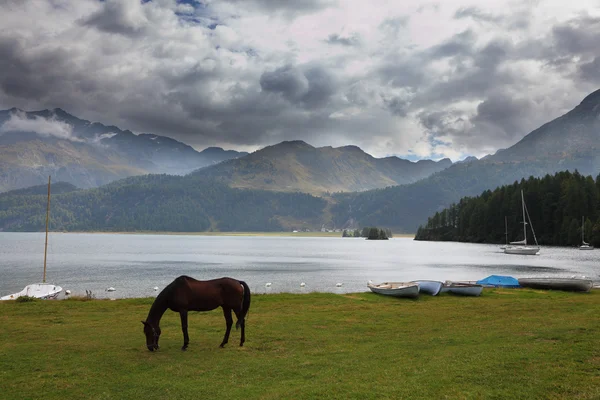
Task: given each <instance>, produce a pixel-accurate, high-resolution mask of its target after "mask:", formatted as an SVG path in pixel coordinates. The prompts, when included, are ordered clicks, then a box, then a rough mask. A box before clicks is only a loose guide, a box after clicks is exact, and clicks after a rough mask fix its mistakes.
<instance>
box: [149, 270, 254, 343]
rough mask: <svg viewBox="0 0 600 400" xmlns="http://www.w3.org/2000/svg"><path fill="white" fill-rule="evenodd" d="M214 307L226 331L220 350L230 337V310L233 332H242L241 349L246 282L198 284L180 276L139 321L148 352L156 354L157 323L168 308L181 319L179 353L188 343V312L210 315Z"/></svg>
mask: <svg viewBox="0 0 600 400" xmlns="http://www.w3.org/2000/svg"><path fill="white" fill-rule="evenodd" d="M217 307H222V308H223V314H224V315H225V322H226V323H227V330H226V331H225V337H224V338H223V342H221V347H223V346H225V344H226V343H227V342H228V341H229V333H230V332H231V325H232V324H233V318H232V317H231V311H232V310H233V312H234V313H235V315H236V317H237V322H236V324H235V328H236V329H237V328H239V327H241V328H242V338H241V340H240V346H243V345H244V342H245V341H246V336H245V325H246V321H245V318H246V315H247V314H248V309H249V308H250V288H249V287H248V285H247V284H246V282H243V281H238V280H236V279H232V278H220V279H213V280H210V281H198V280H196V279H194V278H190V277H189V276H183V275H182V276H180V277H178V278H176V279H175V280H174V281H173V282H171V283H170V284H169V285H168V286H167V287H166V288H164V289H163V291H162V292H160V293H159V295H158V296H157V297H156V300H154V303H153V304H152V307H150V312H149V313H148V317H147V318H146V320H145V321H142V324H144V334H145V335H146V346H147V347H148V350H150V351H154V350H158V339H159V338H160V326H159V324H160V319H161V318H162V316H163V314H164V313H165V311H167V308H169V309H171V310H172V311H175V312H178V313H179V315H180V317H181V329H182V331H183V347H182V348H181V350H185V349H187V347H188V344H189V342H190V338H189V336H188V311H210V310H214V309H215V308H217Z"/></svg>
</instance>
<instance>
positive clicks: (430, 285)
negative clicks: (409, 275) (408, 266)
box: [413, 280, 444, 296]
mask: <svg viewBox="0 0 600 400" xmlns="http://www.w3.org/2000/svg"><path fill="white" fill-rule="evenodd" d="M413 282H414V283H416V284H417V285H419V292H420V293H427V294H430V295H432V296H437V295H438V294H439V293H440V291H441V290H442V287H443V286H444V283H443V282H440V281H428V280H420V281H413Z"/></svg>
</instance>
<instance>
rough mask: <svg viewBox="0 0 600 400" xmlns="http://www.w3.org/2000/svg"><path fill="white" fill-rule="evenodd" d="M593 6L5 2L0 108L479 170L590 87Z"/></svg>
mask: <svg viewBox="0 0 600 400" xmlns="http://www.w3.org/2000/svg"><path fill="white" fill-rule="evenodd" d="M598 38H600V0H577V1H564V0H537V1H536V0H519V1H512V0H510V1H509V0H487V1H481V0H479V1H468V0H440V1H413V0H404V1H388V0H370V1H359V0H294V1H286V0H200V1H196V0H185V1H175V0H152V1H143V2H142V1H140V0H105V1H99V0H0V109H7V108H11V107H18V108H21V109H24V110H37V109H43V108H57V107H60V108H63V109H65V110H67V111H69V112H71V113H72V114H74V115H76V116H79V117H81V118H85V119H89V120H93V121H99V122H103V123H105V124H115V125H118V126H119V127H121V128H123V129H131V130H133V131H135V132H149V133H155V134H160V135H165V136H171V137H173V138H176V139H178V140H181V141H184V142H186V143H188V144H190V145H192V146H194V147H196V148H197V149H203V148H205V147H207V146H213V145H218V146H222V147H225V148H234V149H239V150H255V149H257V148H260V147H263V146H265V145H270V144H274V143H278V142H280V141H282V140H292V139H302V140H305V141H307V142H308V143H310V144H312V145H315V146H327V145H332V146H342V145H346V144H355V145H358V146H360V147H361V148H363V149H364V150H365V151H367V152H369V153H371V154H373V155H375V156H378V157H381V156H387V155H398V156H401V157H405V158H411V159H419V158H440V157H443V156H444V157H450V158H452V159H453V160H457V159H460V158H464V157H465V156H466V155H475V156H478V157H480V156H482V155H485V154H488V153H493V152H494V151H496V150H497V149H499V148H505V147H508V146H510V145H512V144H514V143H516V142H517V141H518V140H520V139H521V138H522V137H523V136H524V135H525V134H527V133H528V132H530V131H531V130H533V129H535V128H537V127H538V126H539V125H541V124H542V123H544V122H547V121H549V120H550V119H553V118H555V117H557V116H560V115H561V114H563V113H564V112H566V111H568V110H570V109H571V108H573V107H574V106H575V105H577V104H578V103H579V102H580V101H581V100H582V99H583V97H584V96H585V95H587V94H589V93H591V92H592V91H594V90H597V89H598V88H600V39H598Z"/></svg>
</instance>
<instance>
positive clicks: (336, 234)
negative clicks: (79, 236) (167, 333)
mask: <svg viewBox="0 0 600 400" xmlns="http://www.w3.org/2000/svg"><path fill="white" fill-rule="evenodd" d="M5 233H27V232H5ZM29 233H33V232H29ZM49 233H51V234H53V235H55V234H70V233H91V234H113V235H180V236H265V237H339V238H341V237H342V233H341V232H169V231H166V232H162V231H131V232H127V231H125V232H108V231H60V232H52V231H50V232H49ZM392 235H393V236H392V239H394V238H410V239H413V238H414V237H415V234H414V233H393V232H392ZM348 239H357V238H348ZM359 239H365V238H359Z"/></svg>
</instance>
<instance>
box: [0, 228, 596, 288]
mask: <svg viewBox="0 0 600 400" xmlns="http://www.w3.org/2000/svg"><path fill="white" fill-rule="evenodd" d="M43 261H44V233H6V232H4V233H3V232H0V296H2V295H6V294H10V293H14V292H17V291H19V290H21V289H23V287H25V285H27V284H30V283H38V282H41V280H42V275H43ZM46 274H47V275H46V281H47V282H48V283H53V284H57V285H60V286H62V287H63V289H65V290H66V289H69V290H71V292H72V294H78V295H84V294H85V291H86V290H91V291H92V292H93V294H94V295H95V296H96V297H97V298H124V297H146V296H155V295H156V294H157V293H158V292H156V291H155V290H154V289H153V288H154V287H158V288H159V289H162V288H164V287H165V286H166V285H167V284H168V283H170V282H171V281H172V280H173V279H174V278H176V277H177V276H179V275H189V276H192V277H194V278H196V279H213V278H220V277H223V276H230V277H233V278H236V279H240V280H244V281H246V282H247V283H248V285H249V286H250V288H251V290H252V292H254V293H277V292H291V293H308V292H314V291H317V292H332V293H347V292H362V291H367V290H368V289H367V287H366V283H367V281H368V280H372V281H374V282H381V281H408V280H415V279H433V280H441V281H443V280H478V279H481V278H484V277H486V276H488V275H492V274H496V275H511V276H514V277H516V278H519V277H530V276H562V277H570V276H573V275H575V276H578V277H580V276H587V277H589V278H592V279H593V280H595V281H599V280H600V250H593V251H579V250H578V249H576V248H561V247H544V246H543V247H542V250H541V254H540V255H537V256H518V255H508V254H504V253H502V252H501V250H500V249H499V246H498V245H485V244H471V243H454V242H418V241H414V240H412V239H408V238H393V239H391V240H388V241H368V240H364V239H360V238H341V237H340V238H332V237H293V236H290V237H272V236H201V235H153V234H151V235H141V234H91V233H89V234H88V233H50V237H49V242H48V260H47V273H46ZM268 282H270V283H271V285H270V287H267V286H266V284H267V283H268ZM301 282H304V283H305V284H306V286H305V287H300V283H301ZM338 283H341V284H342V286H340V287H338V286H336V285H337V284H338ZM111 286H112V287H114V288H115V289H116V291H115V292H106V288H108V287H111Z"/></svg>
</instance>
